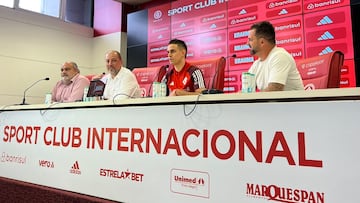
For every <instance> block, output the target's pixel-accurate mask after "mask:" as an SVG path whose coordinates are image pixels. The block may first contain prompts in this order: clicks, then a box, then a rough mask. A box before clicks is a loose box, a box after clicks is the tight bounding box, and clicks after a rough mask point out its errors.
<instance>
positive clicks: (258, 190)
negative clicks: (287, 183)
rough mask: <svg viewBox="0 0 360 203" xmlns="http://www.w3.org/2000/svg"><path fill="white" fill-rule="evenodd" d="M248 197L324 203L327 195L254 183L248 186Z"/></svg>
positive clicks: (291, 202)
mask: <svg viewBox="0 0 360 203" xmlns="http://www.w3.org/2000/svg"><path fill="white" fill-rule="evenodd" d="M246 195H247V196H248V197H250V198H263V199H267V200H268V201H269V202H286V203H304V202H312V203H324V202H325V194H324V193H323V192H317V191H311V190H305V189H298V188H287V187H281V186H277V185H259V184H253V183H247V184H246Z"/></svg>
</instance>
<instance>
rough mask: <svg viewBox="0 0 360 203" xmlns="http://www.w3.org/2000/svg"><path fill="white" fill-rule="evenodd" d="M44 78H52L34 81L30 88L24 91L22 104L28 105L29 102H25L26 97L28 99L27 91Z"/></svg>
mask: <svg viewBox="0 0 360 203" xmlns="http://www.w3.org/2000/svg"><path fill="white" fill-rule="evenodd" d="M42 80H50V78H43V79H40V80H38V81H36V82H34V83H33V84H31V85H30V86H29V87H28V88H26V89H25V91H24V96H23V100H22V103H21V104H20V105H28V104H27V103H26V102H25V99H26V97H25V94H26V92H27V91H28V90H29V89H30V88H31V87H32V86H34V85H36V84H37V83H38V82H40V81H42Z"/></svg>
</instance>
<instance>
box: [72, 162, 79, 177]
mask: <svg viewBox="0 0 360 203" xmlns="http://www.w3.org/2000/svg"><path fill="white" fill-rule="evenodd" d="M70 173H73V174H78V175H80V174H81V171H80V166H79V162H78V161H75V163H74V164H73V165H72V166H71V169H70Z"/></svg>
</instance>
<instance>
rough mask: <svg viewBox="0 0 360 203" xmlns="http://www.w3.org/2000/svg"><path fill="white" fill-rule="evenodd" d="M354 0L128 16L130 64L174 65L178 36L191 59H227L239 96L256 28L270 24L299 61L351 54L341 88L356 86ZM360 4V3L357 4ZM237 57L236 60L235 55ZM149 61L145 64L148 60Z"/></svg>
mask: <svg viewBox="0 0 360 203" xmlns="http://www.w3.org/2000/svg"><path fill="white" fill-rule="evenodd" d="M350 3H351V2H350V0H267V1H264V0H197V1H194V0H182V1H174V2H171V3H164V4H162V5H159V6H155V7H151V8H149V9H145V10H142V11H139V12H136V13H132V14H129V16H128V37H129V38H128V44H129V45H130V46H129V47H128V66H130V68H133V67H146V66H158V65H165V64H168V58H167V53H166V47H167V43H168V41H169V40H170V39H172V38H179V39H182V40H184V41H185V42H186V43H187V45H188V59H189V60H195V59H202V58H211V57H219V56H225V57H227V68H226V78H225V88H224V90H225V92H237V91H239V89H240V85H241V81H240V80H241V77H240V75H241V73H242V72H243V71H245V70H247V69H248V68H249V67H250V65H251V63H252V62H253V61H254V60H255V59H254V57H252V56H250V55H249V47H248V46H247V36H248V30H249V28H250V26H251V25H252V24H253V23H255V22H259V21H263V20H268V21H270V22H271V23H272V24H273V25H274V27H275V30H276V43H277V45H278V46H280V47H284V48H285V49H287V50H288V51H289V52H290V53H291V54H292V55H293V56H294V58H295V59H301V58H308V57H312V56H316V55H322V54H326V53H329V52H333V51H334V50H340V51H342V52H343V53H344V54H345V62H344V67H343V69H342V76H341V87H353V86H356V80H355V65H354V59H355V57H354V45H353V34H352V33H353V32H352V19H351V7H350ZM352 3H353V4H355V3H356V2H355V1H354V2H352ZM234 54H235V55H236V57H232V56H234ZM145 55H146V57H145V58H146V59H147V60H146V61H145V60H143V61H139V58H144V57H143V56H145Z"/></svg>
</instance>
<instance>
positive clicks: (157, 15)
mask: <svg viewBox="0 0 360 203" xmlns="http://www.w3.org/2000/svg"><path fill="white" fill-rule="evenodd" d="M161 17H162V12H161V11H160V10H157V11H155V12H154V18H155V20H159V19H160V18H161Z"/></svg>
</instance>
